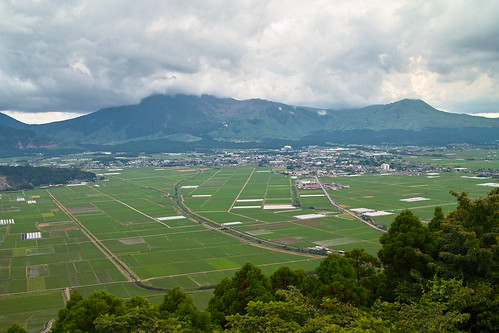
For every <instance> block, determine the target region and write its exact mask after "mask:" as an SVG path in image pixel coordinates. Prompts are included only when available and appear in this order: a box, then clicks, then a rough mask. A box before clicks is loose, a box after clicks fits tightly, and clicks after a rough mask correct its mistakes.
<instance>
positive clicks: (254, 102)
mask: <svg viewBox="0 0 499 333" xmlns="http://www.w3.org/2000/svg"><path fill="white" fill-rule="evenodd" d="M0 126H8V127H15V128H25V129H29V130H31V131H33V132H35V133H36V134H37V135H38V136H45V137H52V138H54V139H56V140H59V141H61V140H64V141H65V142H72V143H74V144H76V145H79V146H88V145H91V146H93V147H97V146H98V147H107V148H109V149H111V148H112V149H119V150H125V151H126V150H134V151H136V150H139V151H147V150H154V151H169V150H190V149H196V148H216V147H278V146H280V145H282V144H285V143H289V144H294V145H307V144H319V145H320V144H326V143H335V142H336V143H372V144H380V143H387V144H405V145H407V144H413V145H418V144H451V143H486V142H495V141H497V140H499V131H498V129H499V119H489V118H483V117H475V116H469V115H463V114H453V113H447V112H443V111H439V110H436V109H434V108H433V107H431V106H430V105H428V104H427V103H425V102H423V101H421V100H410V99H404V100H401V101H398V102H395V103H391V104H386V105H372V106H368V107H364V108H359V109H349V110H332V109H319V108H311V107H302V106H291V105H287V104H283V103H277V102H271V101H266V100H261V99H251V100H242V101H239V100H235V99H231V98H217V97H214V96H209V95H202V96H191V95H175V96H169V95H153V96H150V97H147V98H145V99H143V100H142V101H141V102H140V103H139V104H137V105H128V106H119V107H112V108H105V109H102V110H99V111H96V112H94V113H91V114H88V115H84V116H81V117H78V118H74V119H69V120H64V121H59V122H54V123H49V124H43V125H26V124H23V123H21V122H17V121H16V120H14V119H12V118H10V117H8V116H6V115H1V116H0Z"/></svg>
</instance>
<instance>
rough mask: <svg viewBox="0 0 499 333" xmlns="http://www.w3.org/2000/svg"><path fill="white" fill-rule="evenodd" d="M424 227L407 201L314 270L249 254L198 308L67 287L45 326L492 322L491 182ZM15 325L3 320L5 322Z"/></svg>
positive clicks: (276, 328) (305, 327) (448, 328)
mask: <svg viewBox="0 0 499 333" xmlns="http://www.w3.org/2000/svg"><path fill="white" fill-rule="evenodd" d="M453 194H454V196H455V197H456V198H457V202H458V206H457V209H456V210H454V211H452V212H450V213H449V214H448V215H447V216H444V214H443V213H442V210H441V209H440V208H438V207H437V208H436V209H435V213H434V218H433V219H432V221H431V222H430V223H429V225H428V226H427V227H426V226H424V225H422V224H421V222H420V221H419V219H418V218H417V217H416V216H414V215H413V213H412V212H411V211H409V210H405V211H403V212H402V213H401V214H400V215H399V216H397V217H396V218H395V220H394V221H393V223H392V224H391V226H390V229H389V230H388V233H386V234H384V235H383V236H382V237H381V238H380V242H381V244H382V247H381V249H380V251H379V252H378V257H377V258H376V257H374V256H372V255H370V254H368V253H366V252H365V251H364V250H359V249H355V250H352V251H348V252H346V253H345V255H344V256H338V255H335V254H332V255H330V256H328V257H327V258H326V259H324V260H323V261H322V262H321V263H320V264H319V266H318V267H317V268H316V269H315V274H307V273H306V272H304V271H302V270H291V269H289V268H287V267H281V268H279V269H278V270H277V271H275V272H274V273H273V274H272V275H270V276H269V277H268V276H265V275H264V274H263V273H262V272H261V270H260V269H259V268H258V267H256V266H254V265H253V264H251V263H247V264H245V265H244V266H243V267H242V268H241V269H240V270H238V271H237V272H236V273H235V275H234V276H233V277H232V278H224V279H223V280H222V281H221V282H220V283H219V284H218V285H217V286H216V287H215V291H214V295H213V297H212V298H211V300H210V301H209V305H208V308H207V310H206V311H199V310H198V309H197V308H196V307H195V306H194V303H193V301H192V299H191V298H190V296H189V295H187V294H186V293H184V292H182V291H181V290H180V289H179V288H173V289H171V290H170V291H169V292H168V293H167V294H166V295H165V296H164V299H163V302H162V303H161V304H160V305H159V306H154V305H152V304H151V303H149V301H148V300H146V299H145V298H142V297H132V298H131V299H129V300H127V301H124V300H122V299H121V298H118V297H115V296H112V295H111V294H109V293H107V292H105V291H96V292H93V293H92V294H90V296H89V297H88V298H84V297H83V296H82V295H80V294H79V293H78V292H77V291H74V292H73V293H72V295H71V298H70V300H69V301H68V302H67V303H66V306H65V308H63V309H61V310H60V311H59V314H58V318H57V321H56V322H55V325H54V327H53V329H52V331H53V332H68V331H71V332H94V331H95V332H144V331H147V332H167V331H171V332H179V331H192V332H196V331H197V332H203V331H221V330H224V329H225V330H227V331H237V332H288V331H294V332H414V331H417V332H460V331H467V332H468V331H469V332H492V331H495V330H497V327H499V296H498V295H499V293H498V291H499V290H498V283H497V282H498V281H497V279H498V273H499V270H498V264H499V246H498V239H499V189H497V188H496V189H494V190H493V191H491V192H490V193H489V194H488V196H487V197H485V198H481V199H477V200H471V199H469V198H468V197H467V195H466V194H465V193H462V194H457V193H453ZM16 330H18V331H19V330H22V328H21V327H19V326H18V325H17V326H12V327H11V331H16Z"/></svg>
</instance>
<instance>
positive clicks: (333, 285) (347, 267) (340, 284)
mask: <svg viewBox="0 0 499 333" xmlns="http://www.w3.org/2000/svg"><path fill="white" fill-rule="evenodd" d="M315 272H316V273H317V278H318V281H317V283H316V285H315V288H314V289H313V295H314V296H315V297H316V298H317V300H316V302H320V301H321V299H322V298H323V297H330V298H336V299H338V300H340V301H342V302H347V303H351V304H355V305H365V304H366V303H367V296H368V291H367V289H366V288H364V287H362V286H360V285H359V283H358V281H359V279H358V277H357V273H356V271H355V269H354V268H353V267H352V265H351V263H350V259H347V258H344V257H342V256H340V255H337V254H334V253H333V254H330V255H329V256H327V257H326V258H325V259H324V260H322V261H321V263H320V264H319V267H317V268H316V269H315Z"/></svg>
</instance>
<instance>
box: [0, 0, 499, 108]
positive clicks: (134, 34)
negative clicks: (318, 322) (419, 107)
mask: <svg viewBox="0 0 499 333" xmlns="http://www.w3.org/2000/svg"><path fill="white" fill-rule="evenodd" d="M498 16H499V3H498V2H497V1H495V0H490V1H482V2H480V3H479V4H474V3H472V2H469V1H464V0H462V1H459V0H457V1H453V2H448V1H443V0H432V1H418V2H414V1H367V0H366V1H355V2H352V1H315V2H310V1H285V2H284V1H263V0H262V1H209V2H207V1H196V2H189V1H180V0H179V1H159V0H158V1H143V2H142V1H141V2H138V1H127V0H123V1H23V2H19V1H3V2H2V3H0V54H1V56H0V110H18V111H27V112H42V111H76V112H90V111H94V110H97V109H99V108H101V107H105V106H110V105H120V104H126V103H136V102H138V101H139V100H140V99H141V98H143V97H145V96H148V95H150V94H152V93H158V92H160V93H178V92H183V93H192V94H202V93H208V94H216V95H219V96H228V97H236V98H251V97H258V98H266V99H271V100H277V101H282V102H286V103H290V104H306V105H313V106H320V107H336V108H343V107H352V106H362V105H367V104H372V103H388V102H392V101H395V100H398V99H402V98H421V99H424V100H426V101H427V102H428V103H430V104H432V105H434V106H436V107H440V108H443V109H445V110H450V111H454V112H468V113H478V112H498V107H497V106H498V105H499V94H498V91H499V84H498V82H499V78H498V75H499V42H498V36H499V23H498V22H499V17H498Z"/></svg>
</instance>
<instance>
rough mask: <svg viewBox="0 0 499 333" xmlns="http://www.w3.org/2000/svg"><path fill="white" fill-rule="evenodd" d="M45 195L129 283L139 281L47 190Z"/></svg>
mask: <svg viewBox="0 0 499 333" xmlns="http://www.w3.org/2000/svg"><path fill="white" fill-rule="evenodd" d="M47 193H48V194H49V196H50V197H51V198H52V200H53V201H54V203H55V204H56V205H57V207H59V209H61V210H62V211H63V212H64V213H65V214H66V215H67V216H68V217H69V218H70V219H71V221H73V222H74V223H76V224H77V225H78V226H79V227H80V229H81V230H82V231H83V233H84V234H85V236H87V237H88V238H89V239H90V241H91V242H92V243H93V244H94V245H95V246H96V247H97V248H98V249H99V250H100V251H101V252H102V253H103V254H104V255H105V256H106V257H107V258H108V259H109V260H110V261H111V262H112V263H113V264H114V266H116V268H117V269H118V271H119V272H120V273H121V274H123V276H124V277H125V278H126V279H127V280H128V281H129V282H136V281H138V280H139V279H138V278H137V276H135V274H134V273H133V272H132V270H131V269H130V268H128V267H127V266H126V265H125V263H123V262H122V261H121V260H120V259H118V257H116V255H114V254H113V253H112V252H111V251H109V250H108V249H107V248H106V247H105V246H104V244H102V243H101V242H100V241H99V239H98V238H97V237H95V236H94V235H93V234H92V233H91V232H90V231H89V230H88V229H87V228H85V226H84V225H83V224H81V222H80V221H78V219H77V218H76V217H74V215H73V214H71V213H70V212H69V210H68V209H67V208H66V207H65V206H64V205H63V204H62V203H60V202H59V200H57V199H56V198H55V197H54V196H53V195H52V193H50V191H49V190H47Z"/></svg>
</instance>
